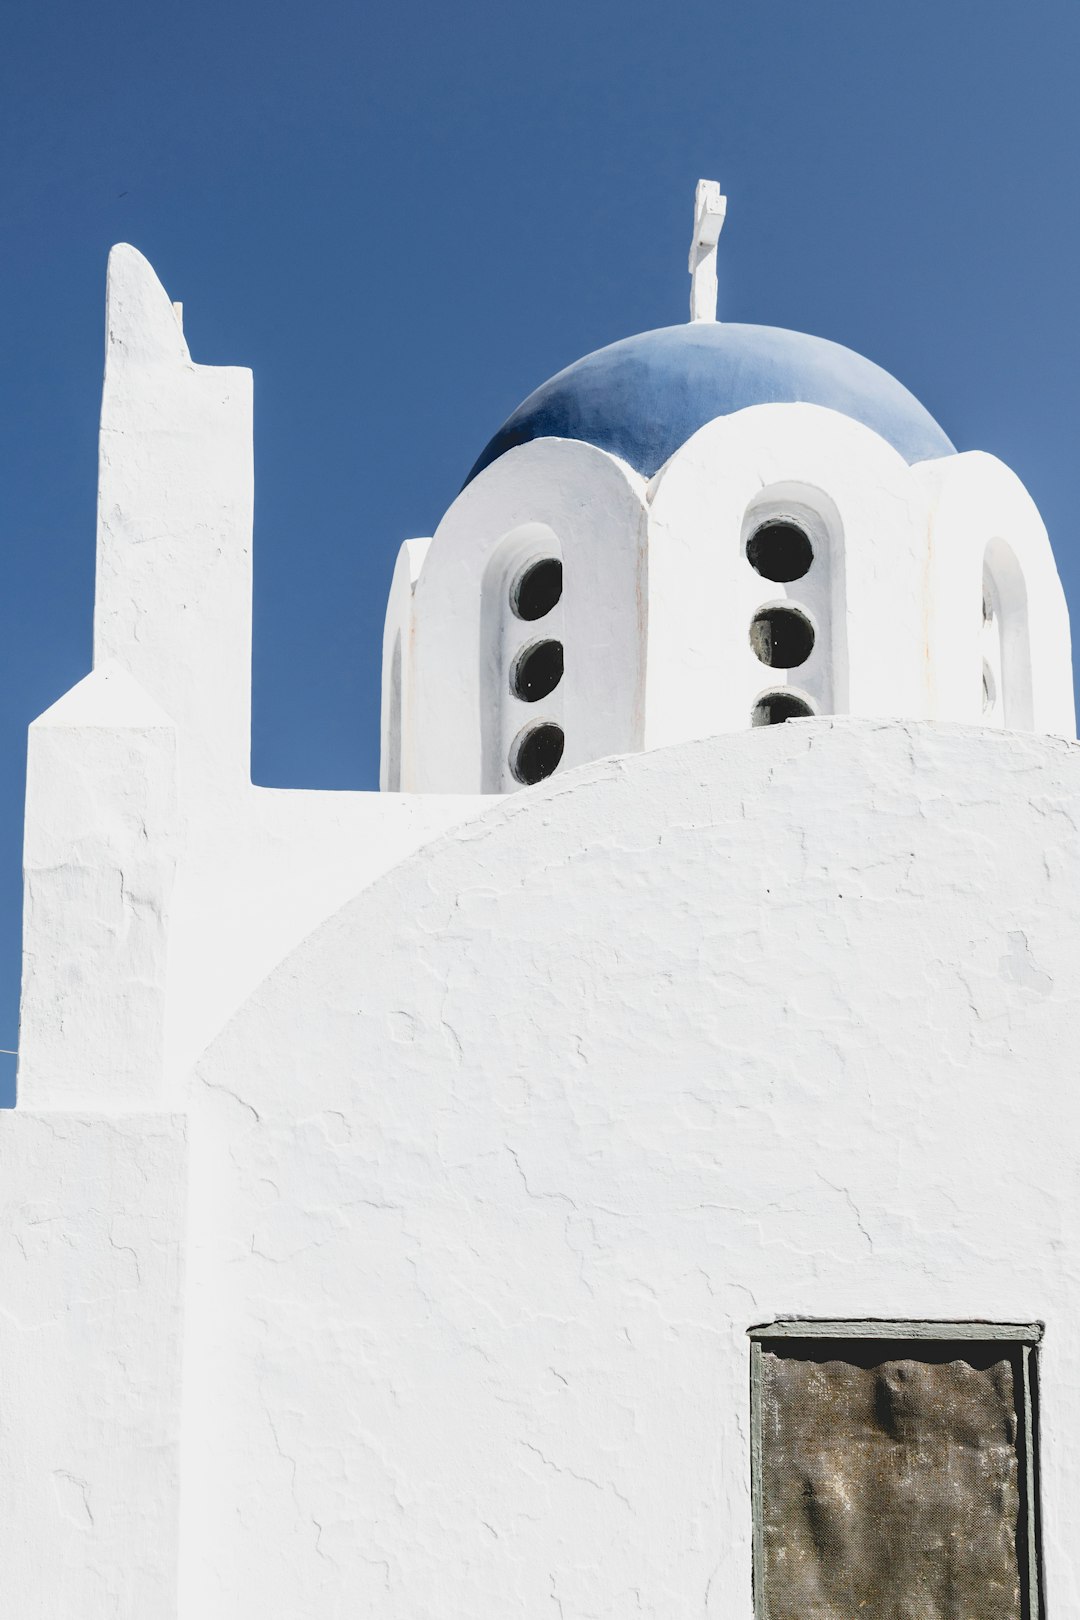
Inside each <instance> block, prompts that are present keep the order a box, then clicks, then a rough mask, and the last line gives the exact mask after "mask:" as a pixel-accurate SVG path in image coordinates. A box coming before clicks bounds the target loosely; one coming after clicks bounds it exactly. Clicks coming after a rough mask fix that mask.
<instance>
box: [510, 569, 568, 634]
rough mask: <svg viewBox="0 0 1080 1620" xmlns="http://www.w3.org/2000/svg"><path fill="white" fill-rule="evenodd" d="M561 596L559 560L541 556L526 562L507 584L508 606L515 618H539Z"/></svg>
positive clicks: (549, 610) (548, 611) (550, 608)
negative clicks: (508, 593) (526, 565)
mask: <svg viewBox="0 0 1080 1620" xmlns="http://www.w3.org/2000/svg"><path fill="white" fill-rule="evenodd" d="M561 596H562V563H561V562H560V561H559V559H558V557H541V559H540V561H539V562H532V563H529V565H528V567H527V568H523V569H522V570H521V573H520V574H519V575H518V576H517V578H516V579H515V580H514V583H513V584H512V585H511V587H510V606H511V607H512V608H513V610H514V612H515V613H516V614H517V616H518V618H519V619H528V620H530V621H531V620H533V619H542V618H543V617H544V615H545V613H550V612H551V610H552V608H553V607H554V606H555V604H556V603H557V602H558V600H559V598H560V597H561Z"/></svg>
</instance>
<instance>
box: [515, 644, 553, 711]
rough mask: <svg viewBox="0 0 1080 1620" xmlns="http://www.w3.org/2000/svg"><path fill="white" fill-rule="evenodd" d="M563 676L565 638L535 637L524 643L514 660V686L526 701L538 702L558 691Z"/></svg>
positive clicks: (518, 695) (516, 694)
mask: <svg viewBox="0 0 1080 1620" xmlns="http://www.w3.org/2000/svg"><path fill="white" fill-rule="evenodd" d="M562 678H563V647H562V642H561V641H534V642H533V644H532V646H531V647H523V648H522V650H521V652H519V653H518V655H517V657H516V658H515V660H514V668H513V671H512V672H511V675H510V690H511V692H513V694H514V696H515V697H519V698H520V699H521V701H522V702H523V703H537V702H539V700H540V698H545V697H547V695H548V693H549V692H554V690H555V688H556V687H557V686H558V684H559V682H560V681H561V680H562Z"/></svg>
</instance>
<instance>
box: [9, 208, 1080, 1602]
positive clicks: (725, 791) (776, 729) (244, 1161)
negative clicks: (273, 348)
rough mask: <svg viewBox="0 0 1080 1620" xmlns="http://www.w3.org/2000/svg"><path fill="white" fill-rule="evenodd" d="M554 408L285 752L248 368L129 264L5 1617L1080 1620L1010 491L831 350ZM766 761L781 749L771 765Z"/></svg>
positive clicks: (1030, 613)
mask: <svg viewBox="0 0 1080 1620" xmlns="http://www.w3.org/2000/svg"><path fill="white" fill-rule="evenodd" d="M724 209H725V203H724V199H723V198H722V197H721V196H720V195H719V190H718V188H717V187H716V186H715V185H713V184H711V183H707V182H702V183H701V184H700V185H699V187H698V196H697V205H696V213H695V223H694V233H693V246H692V250H691V270H692V296H691V314H692V319H691V320H690V321H689V322H688V323H687V324H685V325H681V326H674V327H666V328H662V329H660V330H657V331H652V332H646V333H643V334H641V335H639V336H636V337H631V338H627V339H625V340H624V341H622V342H619V343H615V344H612V345H611V346H610V347H608V348H605V349H601V350H600V351H599V352H597V353H595V354H591V355H589V356H587V357H586V358H584V359H583V360H580V361H578V362H577V363H576V364H574V365H571V366H570V367H568V368H567V369H566V370H565V371H563V372H561V373H560V374H559V375H558V376H556V377H554V378H552V379H551V380H550V381H549V382H547V383H545V384H543V386H541V387H540V388H538V389H537V391H536V392H535V393H534V394H532V395H531V396H530V397H529V399H527V400H526V401H525V402H524V404H523V405H522V406H520V408H519V409H518V410H517V411H515V413H514V414H513V415H512V416H511V417H510V419H509V420H508V421H507V422H506V424H505V425H504V426H503V428H502V429H501V430H500V431H499V432H498V433H497V434H496V436H495V438H494V439H493V440H492V441H491V443H490V444H489V445H488V447H487V448H486V449H485V450H484V451H483V453H482V454H481V455H480V457H479V459H478V460H477V462H476V465H475V466H474V468H473V469H472V472H471V474H470V475H469V477H468V479H467V481H466V483H465V487H464V488H463V490H462V492H461V493H460V495H459V496H458V497H457V499H456V500H455V501H454V502H453V504H452V505H451V507H450V509H449V511H448V512H447V513H446V515H445V516H444V517H443V519H442V521H441V522H440V523H439V525H438V527H437V528H436V530H435V533H434V535H433V536H432V537H431V538H430V539H415V540H407V541H406V542H405V544H404V545H403V546H402V547H401V551H400V554H399V557H398V562H397V566H396V570H395V572H394V577H393V584H392V588H391V592H390V600H389V604H388V609H387V617H386V636H385V647H384V674H383V739H382V791H380V792H377V793H376V792H371V793H362V792H356V793H342V792H315V791H312V792H307V791H291V790H277V789H271V788H264V787H255V786H253V785H252V782H251V779H250V770H249V732H250V671H251V582H252V410H251V379H250V375H249V373H248V372H246V371H244V370H240V369H235V368H219V367H214V366H207V365H203V364H199V363H196V362H195V361H193V360H192V358H191V356H190V354H189V352H188V349H187V345H186V343H185V340H184V335H183V329H182V322H181V318H180V317H181V311H180V310H179V307H178V306H176V305H173V304H171V303H170V301H169V298H168V296H167V295H166V293H165V291H164V290H163V289H162V287H161V286H160V284H159V283H158V281H157V279H156V278H155V276H154V273H153V271H152V270H151V268H150V266H149V265H148V264H147V262H146V261H145V259H143V258H142V257H141V256H140V255H139V254H138V253H137V252H136V251H135V250H134V249H133V248H130V247H118V248H116V249H114V250H113V253H112V255H111V257H110V261H109V274H108V297H107V359H106V368H105V382H104V399H103V404H102V413H101V438H100V490H99V506H98V534H97V585H96V602H95V609H94V664H93V670H92V673H90V674H89V675H87V677H86V678H85V679H84V680H83V681H81V682H80V683H79V684H78V685H77V686H76V687H74V688H73V690H71V691H70V692H68V693H67V694H66V695H65V696H63V697H61V698H60V700H59V701H58V702H57V703H56V704H54V706H53V707H52V708H51V709H49V710H48V711H47V712H46V713H45V714H44V715H42V716H41V718H40V719H38V720H37V721H36V722H35V723H34V724H33V726H32V727H31V728H30V735H29V762H28V783H27V803H26V833H25V923H24V957H23V985H22V1013H21V1031H20V1042H19V1045H20V1061H19V1077H18V1104H17V1107H16V1108H15V1109H14V1110H12V1111H9V1112H6V1113H4V1114H3V1115H0V1200H2V1223H0V1369H2V1374H3V1376H2V1382H0V1572H2V1573H0V1592H2V1596H0V1608H2V1612H3V1614H4V1616H5V1617H10V1620H690V1617H701V1620H740V1617H742V1620H752V1617H755V1616H756V1620H1041V1617H1042V1616H1044V1615H1045V1614H1046V1613H1047V1612H1048V1607H1047V1606H1048V1605H1049V1606H1050V1609H1051V1610H1052V1612H1053V1613H1055V1614H1057V1615H1059V1616H1062V1617H1064V1616H1069V1615H1076V1614H1077V1613H1080V1083H1078V1061H1080V918H1078V910H1080V748H1078V745H1077V743H1076V742H1075V740H1074V738H1075V719H1074V709H1073V696H1072V672H1071V663H1070V649H1069V628H1068V619H1067V614H1066V607H1065V601H1064V597H1063V593H1062V589H1061V585H1060V582H1059V579H1058V575H1057V572H1056V569H1055V565H1054V559H1053V555H1052V553H1051V549H1050V545H1049V542H1048V539H1047V535H1046V532H1045V529H1044V527H1043V524H1042V522H1041V520H1040V518H1039V514H1038V512H1037V511H1036V509H1035V506H1034V504H1033V502H1032V500H1031V498H1030V497H1029V495H1028V494H1027V493H1026V491H1025V490H1024V488H1023V486H1022V485H1021V483H1020V481H1019V479H1018V478H1017V477H1016V476H1015V475H1014V474H1013V473H1012V472H1011V471H1010V470H1009V469H1008V467H1006V466H1004V465H1003V464H1002V463H1001V462H1000V461H998V460H996V459H995V458H994V457H993V456H990V455H985V454H981V453H963V454H960V453H957V452H956V451H955V449H954V447H953V445H952V443H951V442H950V440H949V439H948V438H947V437H946V434H945V432H944V431H943V430H942V429H941V428H940V427H939V426H938V424H937V423H936V422H935V421H934V420H933V419H932V417H931V416H930V415H929V414H928V413H927V411H926V410H925V409H924V408H923V407H922V406H921V405H920V404H919V403H918V401H917V400H916V399H914V398H913V396H912V395H911V394H910V393H909V392H908V391H907V390H906V389H905V388H904V387H903V386H902V385H901V384H900V383H899V382H897V381H896V380H895V379H893V378H892V377H891V376H889V375H888V374H887V373H885V372H884V371H882V370H881V369H880V368H878V367H877V366H875V365H874V364H872V363H871V362H870V361H869V360H866V359H863V358H861V357H860V356H858V355H856V354H853V353H851V352H850V351H848V350H846V349H844V348H841V347H839V346H838V345H836V344H834V343H831V342H827V341H825V340H824V339H821V338H815V337H808V336H805V335H803V334H800V333H795V332H788V331H781V330H777V329H774V328H770V327H759V326H745V325H734V324H729V323H724V322H718V321H717V320H716V254H717V240H718V236H719V232H720V227H721V225H722V223H723V217H724ZM780 722H785V723H783V724H781V723H780Z"/></svg>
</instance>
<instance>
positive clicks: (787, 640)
mask: <svg viewBox="0 0 1080 1620" xmlns="http://www.w3.org/2000/svg"><path fill="white" fill-rule="evenodd" d="M750 645H751V647H753V649H754V651H755V653H756V654H757V656H758V657H759V658H760V659H761V662H762V663H763V664H768V666H769V668H770V669H795V668H796V667H797V666H798V665H799V664H805V663H806V660H807V659H808V658H809V656H810V654H811V653H812V652H813V650H814V627H813V625H812V624H811V623H810V620H809V619H808V618H807V617H806V614H805V613H802V612H800V611H799V609H798V608H796V607H780V606H776V607H764V608H762V609H761V610H760V612H758V613H755V614H754V618H753V623H752V624H751V626H750Z"/></svg>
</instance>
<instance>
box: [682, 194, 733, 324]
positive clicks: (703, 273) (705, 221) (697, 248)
mask: <svg viewBox="0 0 1080 1620" xmlns="http://www.w3.org/2000/svg"><path fill="white" fill-rule="evenodd" d="M726 213H727V198H726V197H721V195H720V183H719V181H717V180H699V181H698V183H697V191H696V192H695V193H694V240H693V241H692V242H691V244H690V319H691V320H692V321H715V319H716V244H717V242H718V241H719V238H720V232H721V230H722V229H723V226H724V215H725V214H726Z"/></svg>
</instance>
